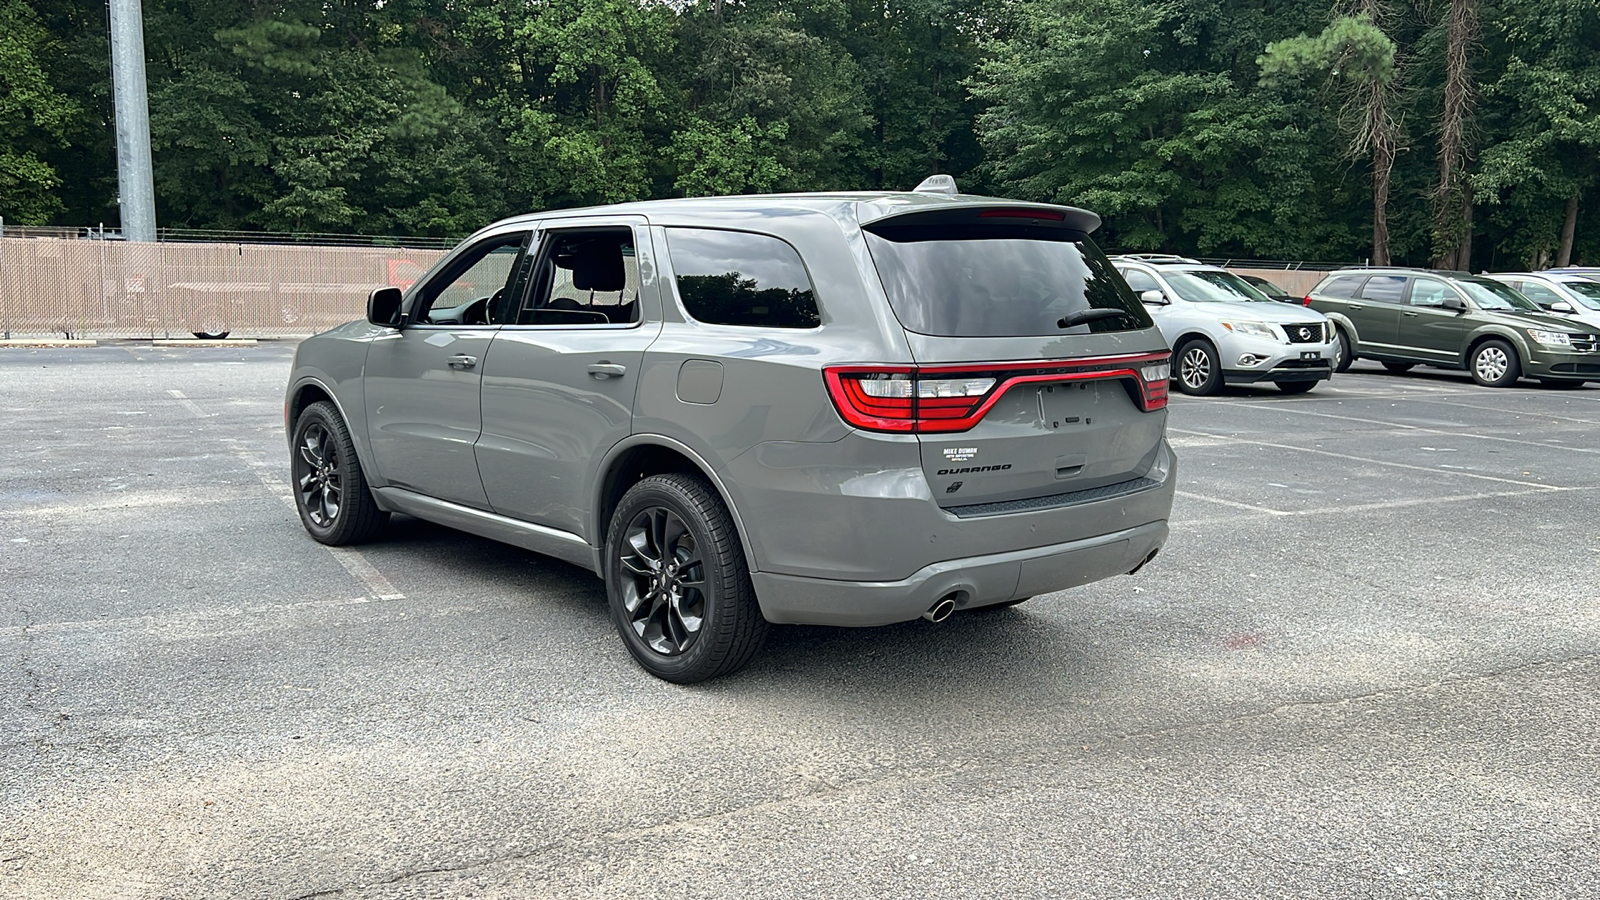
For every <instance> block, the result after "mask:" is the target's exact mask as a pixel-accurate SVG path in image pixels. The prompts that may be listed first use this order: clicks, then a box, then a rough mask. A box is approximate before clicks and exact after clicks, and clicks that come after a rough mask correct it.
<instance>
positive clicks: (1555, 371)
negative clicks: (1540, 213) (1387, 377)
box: [1306, 268, 1600, 387]
mask: <svg viewBox="0 0 1600 900" xmlns="http://www.w3.org/2000/svg"><path fill="white" fill-rule="evenodd" d="M1306 302H1307V303H1309V304H1310V305H1311V307H1312V308H1313V309H1317V310H1321V311H1322V312H1324V313H1327V315H1328V318H1330V319H1332V320H1333V322H1334V325H1335V326H1336V327H1337V328H1338V341H1339V346H1340V359H1341V365H1342V366H1346V367H1348V365H1349V363H1350V361H1351V360H1354V359H1360V358H1366V359H1374V360H1377V361H1379V362H1381V363H1382V364H1383V366H1384V368H1386V369H1388V370H1389V371H1391V372H1405V371H1407V370H1409V369H1411V368H1412V367H1414V366H1417V365H1430V366H1438V367H1439V368H1442V369H1466V370H1467V371H1469V372H1471V373H1472V379H1473V380H1474V381H1476V382H1477V383H1478V384H1481V385H1484V386H1486V387H1510V386H1511V385H1513V384H1516V382H1517V379H1518V378H1519V377H1521V376H1523V375H1528V376H1531V377H1534V378H1538V379H1539V380H1540V381H1542V382H1544V383H1546V384H1554V385H1566V386H1569V387H1573V386H1581V385H1582V384H1583V382H1584V381H1585V380H1596V379H1600V335H1597V334H1596V329H1594V328H1593V327H1592V326H1586V325H1584V324H1582V323H1580V322H1576V321H1573V320H1571V319H1565V318H1562V317H1561V316H1558V315H1553V314H1550V313H1546V312H1544V311H1543V310H1541V309H1540V308H1539V307H1538V305H1537V304H1535V303H1533V302H1532V301H1531V300H1529V299H1528V298H1526V297H1524V296H1523V295H1521V294H1519V293H1517V292H1516V291H1515V290H1513V289H1512V288H1511V287H1510V286H1509V285H1505V284H1501V283H1500V282H1498V281H1495V280H1493V279H1491V278H1485V277H1481V276H1477V275H1469V274H1468V273H1466V272H1451V271H1438V270H1427V269H1403V268H1362V269H1340V270H1338V271H1335V272H1332V273H1329V274H1328V275H1327V276H1326V277H1325V278H1323V279H1322V281H1320V282H1318V283H1317V286H1316V287H1314V288H1312V289H1311V292H1310V293H1309V294H1307V295H1306Z"/></svg>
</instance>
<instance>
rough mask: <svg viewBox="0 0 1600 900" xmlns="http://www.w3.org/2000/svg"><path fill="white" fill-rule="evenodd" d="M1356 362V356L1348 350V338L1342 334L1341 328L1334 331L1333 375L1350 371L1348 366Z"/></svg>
mask: <svg viewBox="0 0 1600 900" xmlns="http://www.w3.org/2000/svg"><path fill="white" fill-rule="evenodd" d="M1355 361H1356V355H1355V354H1354V353H1352V352H1351V350H1350V336H1349V335H1347V334H1345V333H1344V329H1343V328H1336V329H1334V337H1333V371H1334V372H1335V374H1337V373H1340V372H1348V371H1350V364H1351V363H1353V362H1355Z"/></svg>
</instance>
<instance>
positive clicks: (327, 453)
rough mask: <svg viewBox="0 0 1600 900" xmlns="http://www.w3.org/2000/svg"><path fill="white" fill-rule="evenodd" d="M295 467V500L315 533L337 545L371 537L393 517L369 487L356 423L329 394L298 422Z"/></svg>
mask: <svg viewBox="0 0 1600 900" xmlns="http://www.w3.org/2000/svg"><path fill="white" fill-rule="evenodd" d="M293 447H294V449H293V451H292V452H291V456H290V459H289V470H290V473H291V475H292V478H293V481H294V485H293V489H294V506H295V509H297V510H299V512H300V522H301V524H303V525H305V527H306V531H307V532H309V533H310V535H311V537H312V538H314V539H315V540H317V541H318V542H320V543H323V544H328V545H329V546H333V547H342V546H344V545H346V544H359V543H361V542H362V541H366V540H370V539H371V538H372V537H373V535H376V534H377V533H378V531H379V530H380V529H382V528H383V526H384V525H385V524H386V523H388V521H389V514H388V513H386V512H384V511H383V510H381V509H379V508H378V504H377V503H376V502H375V501H374V500H373V499H372V491H371V490H370V489H369V488H368V487H367V478H366V475H365V473H363V472H362V471H361V461H360V460H359V459H357V458H356V448H355V444H354V442H352V441H351V440H350V429H349V428H347V427H345V424H344V418H343V417H342V416H340V415H339V410H338V408H336V407H335V406H334V405H333V404H332V403H329V402H328V401H326V400H322V401H319V402H317V403H313V404H311V405H310V406H308V407H306V408H305V411H304V412H302V413H300V418H299V419H297V420H295V423H294V444H293Z"/></svg>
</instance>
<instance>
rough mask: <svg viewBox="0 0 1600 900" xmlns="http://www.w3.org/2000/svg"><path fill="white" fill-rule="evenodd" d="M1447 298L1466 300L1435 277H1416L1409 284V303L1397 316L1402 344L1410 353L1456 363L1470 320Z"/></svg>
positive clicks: (1463, 347)
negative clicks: (1448, 303)
mask: <svg viewBox="0 0 1600 900" xmlns="http://www.w3.org/2000/svg"><path fill="white" fill-rule="evenodd" d="M1447 298H1454V299H1456V300H1461V301H1462V302H1463V303H1465V302H1466V301H1465V300H1464V299H1463V298H1462V297H1461V296H1460V295H1459V294H1457V293H1456V292H1455V289H1454V288H1452V287H1450V285H1448V284H1445V283H1444V282H1443V281H1441V280H1439V279H1437V278H1418V279H1416V280H1415V281H1414V282H1412V285H1411V302H1410V305H1409V306H1408V307H1407V308H1406V309H1405V311H1404V312H1402V313H1401V315H1400V332H1401V338H1402V343H1404V344H1405V345H1406V346H1407V347H1410V348H1411V352H1412V354H1413V355H1415V356H1417V357H1420V358H1423V359H1428V360H1432V361H1434V362H1438V363H1443V364H1445V365H1456V364H1459V363H1460V362H1461V359H1462V354H1463V352H1464V351H1465V350H1466V341H1467V334H1468V333H1469V332H1471V331H1472V329H1473V323H1472V320H1471V319H1470V318H1468V317H1467V315H1466V310H1465V309H1450V308H1448V307H1446V306H1445V305H1444V301H1445V300H1446V299H1447Z"/></svg>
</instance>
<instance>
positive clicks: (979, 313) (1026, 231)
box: [866, 222, 1153, 337]
mask: <svg viewBox="0 0 1600 900" xmlns="http://www.w3.org/2000/svg"><path fill="white" fill-rule="evenodd" d="M866 235H867V247H868V248H869V249H870V250H871V252H872V261H873V264H874V265H875V266H876V267H877V269H878V275H879V277H880V278H881V279H882V280H883V288H884V290H885V291H886V292H887V293H888V295H889V304H890V305H891V306H893V307H894V312H895V315H896V316H897V317H899V319H900V324H902V325H904V326H905V327H906V329H907V330H908V331H914V332H916V333H918V334H928V335H935V336H941V337H1024V336H1034V335H1049V334H1063V333H1079V334H1081V333H1083V332H1085V331H1093V332H1105V331H1135V330H1138V329H1141V328H1149V327H1151V325H1152V324H1153V323H1152V322H1151V320H1150V314H1149V313H1147V312H1145V309H1144V306H1143V305H1141V304H1140V303H1139V301H1138V300H1137V299H1135V297H1134V295H1133V293H1132V292H1131V291H1130V290H1129V289H1128V288H1127V287H1126V285H1125V283H1124V282H1123V280H1122V279H1121V278H1119V277H1118V276H1117V273H1116V270H1115V269H1113V268H1112V267H1111V262H1110V260H1108V259H1106V257H1105V254H1103V253H1101V252H1100V248H1098V247H1096V246H1095V245H1094V243H1093V242H1092V241H1090V240H1089V237H1088V235H1086V234H1084V233H1082V232H1079V231H1071V230H1068V229H1064V228H1055V227H1048V226H1034V225H988V224H981V225H969V224H924V225H896V224H893V223H892V222H891V223H885V224H881V225H872V226H869V227H868V228H867V229H866ZM1086 309H1108V310H1116V311H1119V312H1121V313H1122V315H1119V316H1110V317H1107V318H1097V319H1091V320H1090V321H1087V322H1083V323H1081V324H1078V325H1074V326H1071V327H1069V328H1066V329H1063V328H1062V327H1061V325H1060V324H1059V323H1060V322H1061V321H1062V320H1063V319H1064V318H1065V317H1066V316H1067V315H1069V314H1071V313H1075V312H1080V311H1082V310H1086Z"/></svg>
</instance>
